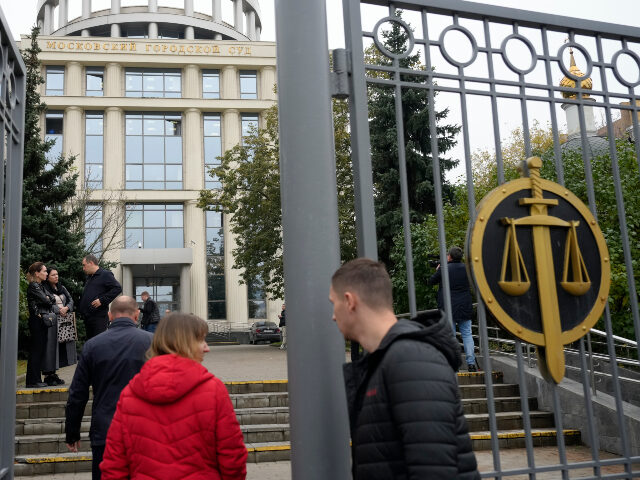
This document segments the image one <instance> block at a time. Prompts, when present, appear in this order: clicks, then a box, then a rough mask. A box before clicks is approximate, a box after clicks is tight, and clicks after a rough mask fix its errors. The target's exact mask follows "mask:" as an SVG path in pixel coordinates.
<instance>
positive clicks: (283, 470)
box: [49, 345, 623, 480]
mask: <svg viewBox="0 0 640 480" xmlns="http://www.w3.org/2000/svg"><path fill="white" fill-rule="evenodd" d="M203 364H204V365H205V366H206V367H207V369H209V371H210V372H212V373H213V374H214V375H216V376H217V377H218V378H220V379H221V380H223V381H234V380H235V381H248V380H285V379H287V352H286V351H283V350H280V349H278V348H276V347H271V346H270V345H229V346H216V347H212V348H211V351H210V352H209V353H207V354H206V356H205V358H204V361H203ZM74 371H75V367H74V366H71V367H66V368H63V369H60V370H59V372H58V373H59V375H60V377H61V378H63V379H64V380H66V381H67V383H70V382H71V379H72V377H73V372H74ZM615 457H616V456H615V455H612V454H608V453H604V452H602V453H601V458H602V459H605V458H615ZM476 458H477V460H478V466H479V468H480V471H481V472H489V471H492V470H493V455H492V453H491V451H482V452H476ZM567 460H568V462H569V463H577V462H581V461H588V460H591V452H590V450H589V449H588V448H587V447H583V446H570V447H567ZM558 463H559V460H558V450H557V448H555V447H544V448H536V449H535V464H536V465H538V466H540V465H556V464H558ZM500 464H501V468H502V470H507V469H516V468H522V467H526V466H527V453H526V450H525V449H511V450H502V451H501V452H500ZM622 471H623V470H622V468H621V467H617V466H616V467H607V468H604V469H603V472H602V473H603V474H607V473H618V472H622ZM247 472H248V473H247V480H290V479H291V463H290V462H273V463H259V464H251V463H250V464H247ZM570 476H571V478H584V477H589V476H593V470H589V469H582V470H571V473H570ZM49 478H50V479H51V480H89V479H90V478H91V474H90V473H82V474H80V473H79V474H60V475H53V476H51V477H49ZM509 478H510V479H514V480H519V479H527V478H528V476H526V475H523V476H518V477H515V476H514V477H509ZM536 478H537V479H539V480H552V479H557V478H559V472H557V471H555V472H549V473H541V474H537V475H536Z"/></svg>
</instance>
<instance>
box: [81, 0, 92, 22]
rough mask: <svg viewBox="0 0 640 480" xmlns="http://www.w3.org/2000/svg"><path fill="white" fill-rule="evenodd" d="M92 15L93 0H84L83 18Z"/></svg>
mask: <svg viewBox="0 0 640 480" xmlns="http://www.w3.org/2000/svg"><path fill="white" fill-rule="evenodd" d="M90 16H91V0H82V18H89V17H90Z"/></svg>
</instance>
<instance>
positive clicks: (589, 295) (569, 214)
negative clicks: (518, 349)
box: [467, 157, 610, 383]
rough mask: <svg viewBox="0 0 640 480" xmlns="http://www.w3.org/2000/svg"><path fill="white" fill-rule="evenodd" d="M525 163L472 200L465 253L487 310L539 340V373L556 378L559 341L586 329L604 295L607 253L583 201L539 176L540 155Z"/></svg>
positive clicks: (560, 372)
mask: <svg viewBox="0 0 640 480" xmlns="http://www.w3.org/2000/svg"><path fill="white" fill-rule="evenodd" d="M526 165H527V168H528V171H529V176H528V177H523V178H519V179H517V180H513V181H511V182H508V183H505V184H503V185H501V186H499V187H498V188H496V189H494V190H493V191H492V192H491V193H489V194H488V195H487V196H486V197H485V198H484V199H483V200H482V202H481V203H480V205H479V206H478V212H477V216H476V220H475V222H474V224H472V225H471V228H470V229H469V241H468V242H467V249H468V252H467V258H468V259H469V260H470V262H469V265H470V268H471V271H472V273H473V278H474V281H475V282H476V285H477V287H478V291H479V292H480V295H481V296H482V299H483V301H484V303H485V304H486V306H487V308H488V309H489V311H490V312H491V313H492V314H493V316H494V317H495V318H496V320H497V321H498V322H499V323H500V324H501V325H502V327H504V328H505V329H506V330H508V331H509V332H510V333H512V334H513V335H515V336H516V337H517V338H520V339H522V340H524V341H525V342H528V343H532V344H534V345H537V346H538V356H539V362H538V364H539V368H540V370H541V372H542V374H543V375H544V376H545V378H547V379H548V380H553V381H555V382H556V383H559V382H560V381H561V380H562V378H563V377H564V371H565V360H564V351H563V346H564V345H566V344H568V343H571V342H574V341H576V340H578V339H579V338H581V337H582V336H584V335H585V334H586V333H587V332H588V331H589V329H590V328H591V327H592V326H593V325H594V324H595V323H596V322H597V321H598V319H599V318H600V315H602V312H603V310H604V307H605V305H606V303H607V297H608V295H609V284H610V264H609V254H608V250H607V245H606V243H605V240H604V236H603V235H602V231H601V230H600V227H599V226H598V223H597V222H596V220H595V218H594V217H593V215H592V214H591V212H590V211H589V209H588V208H587V207H586V206H585V205H584V203H582V201H580V199H579V198H578V197H576V196H575V195H574V194H573V193H571V192H570V191H568V190H567V189H565V188H564V187H562V186H561V185H559V184H557V183H554V182H551V181H548V180H544V179H542V178H540V167H541V166H542V160H540V158H538V157H531V158H528V159H527V161H526Z"/></svg>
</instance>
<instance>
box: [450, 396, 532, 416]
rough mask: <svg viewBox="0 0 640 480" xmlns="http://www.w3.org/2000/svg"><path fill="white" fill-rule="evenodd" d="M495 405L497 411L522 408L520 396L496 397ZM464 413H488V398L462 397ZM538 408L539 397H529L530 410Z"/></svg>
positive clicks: (514, 410)
mask: <svg viewBox="0 0 640 480" xmlns="http://www.w3.org/2000/svg"><path fill="white" fill-rule="evenodd" d="M493 406H494V409H495V411H496V413H497V412H516V411H519V410H521V409H522V403H521V399H520V397H494V398H493ZM462 408H463V409H464V414H465V415H469V414H472V413H488V412H489V405H488V401H487V399H486V398H464V399H462ZM537 409H538V399H537V398H535V397H529V411H530V412H533V411H534V410H537Z"/></svg>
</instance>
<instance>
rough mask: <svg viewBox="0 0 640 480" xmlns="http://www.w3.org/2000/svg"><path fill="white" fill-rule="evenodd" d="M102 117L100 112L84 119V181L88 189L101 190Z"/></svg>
mask: <svg viewBox="0 0 640 480" xmlns="http://www.w3.org/2000/svg"><path fill="white" fill-rule="evenodd" d="M103 133H104V117H103V114H102V112H99V113H87V115H86V117H85V147H84V181H85V186H86V188H88V189H101V188H102V175H103V168H104V158H103V155H104V153H103V151H104V136H103Z"/></svg>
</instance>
